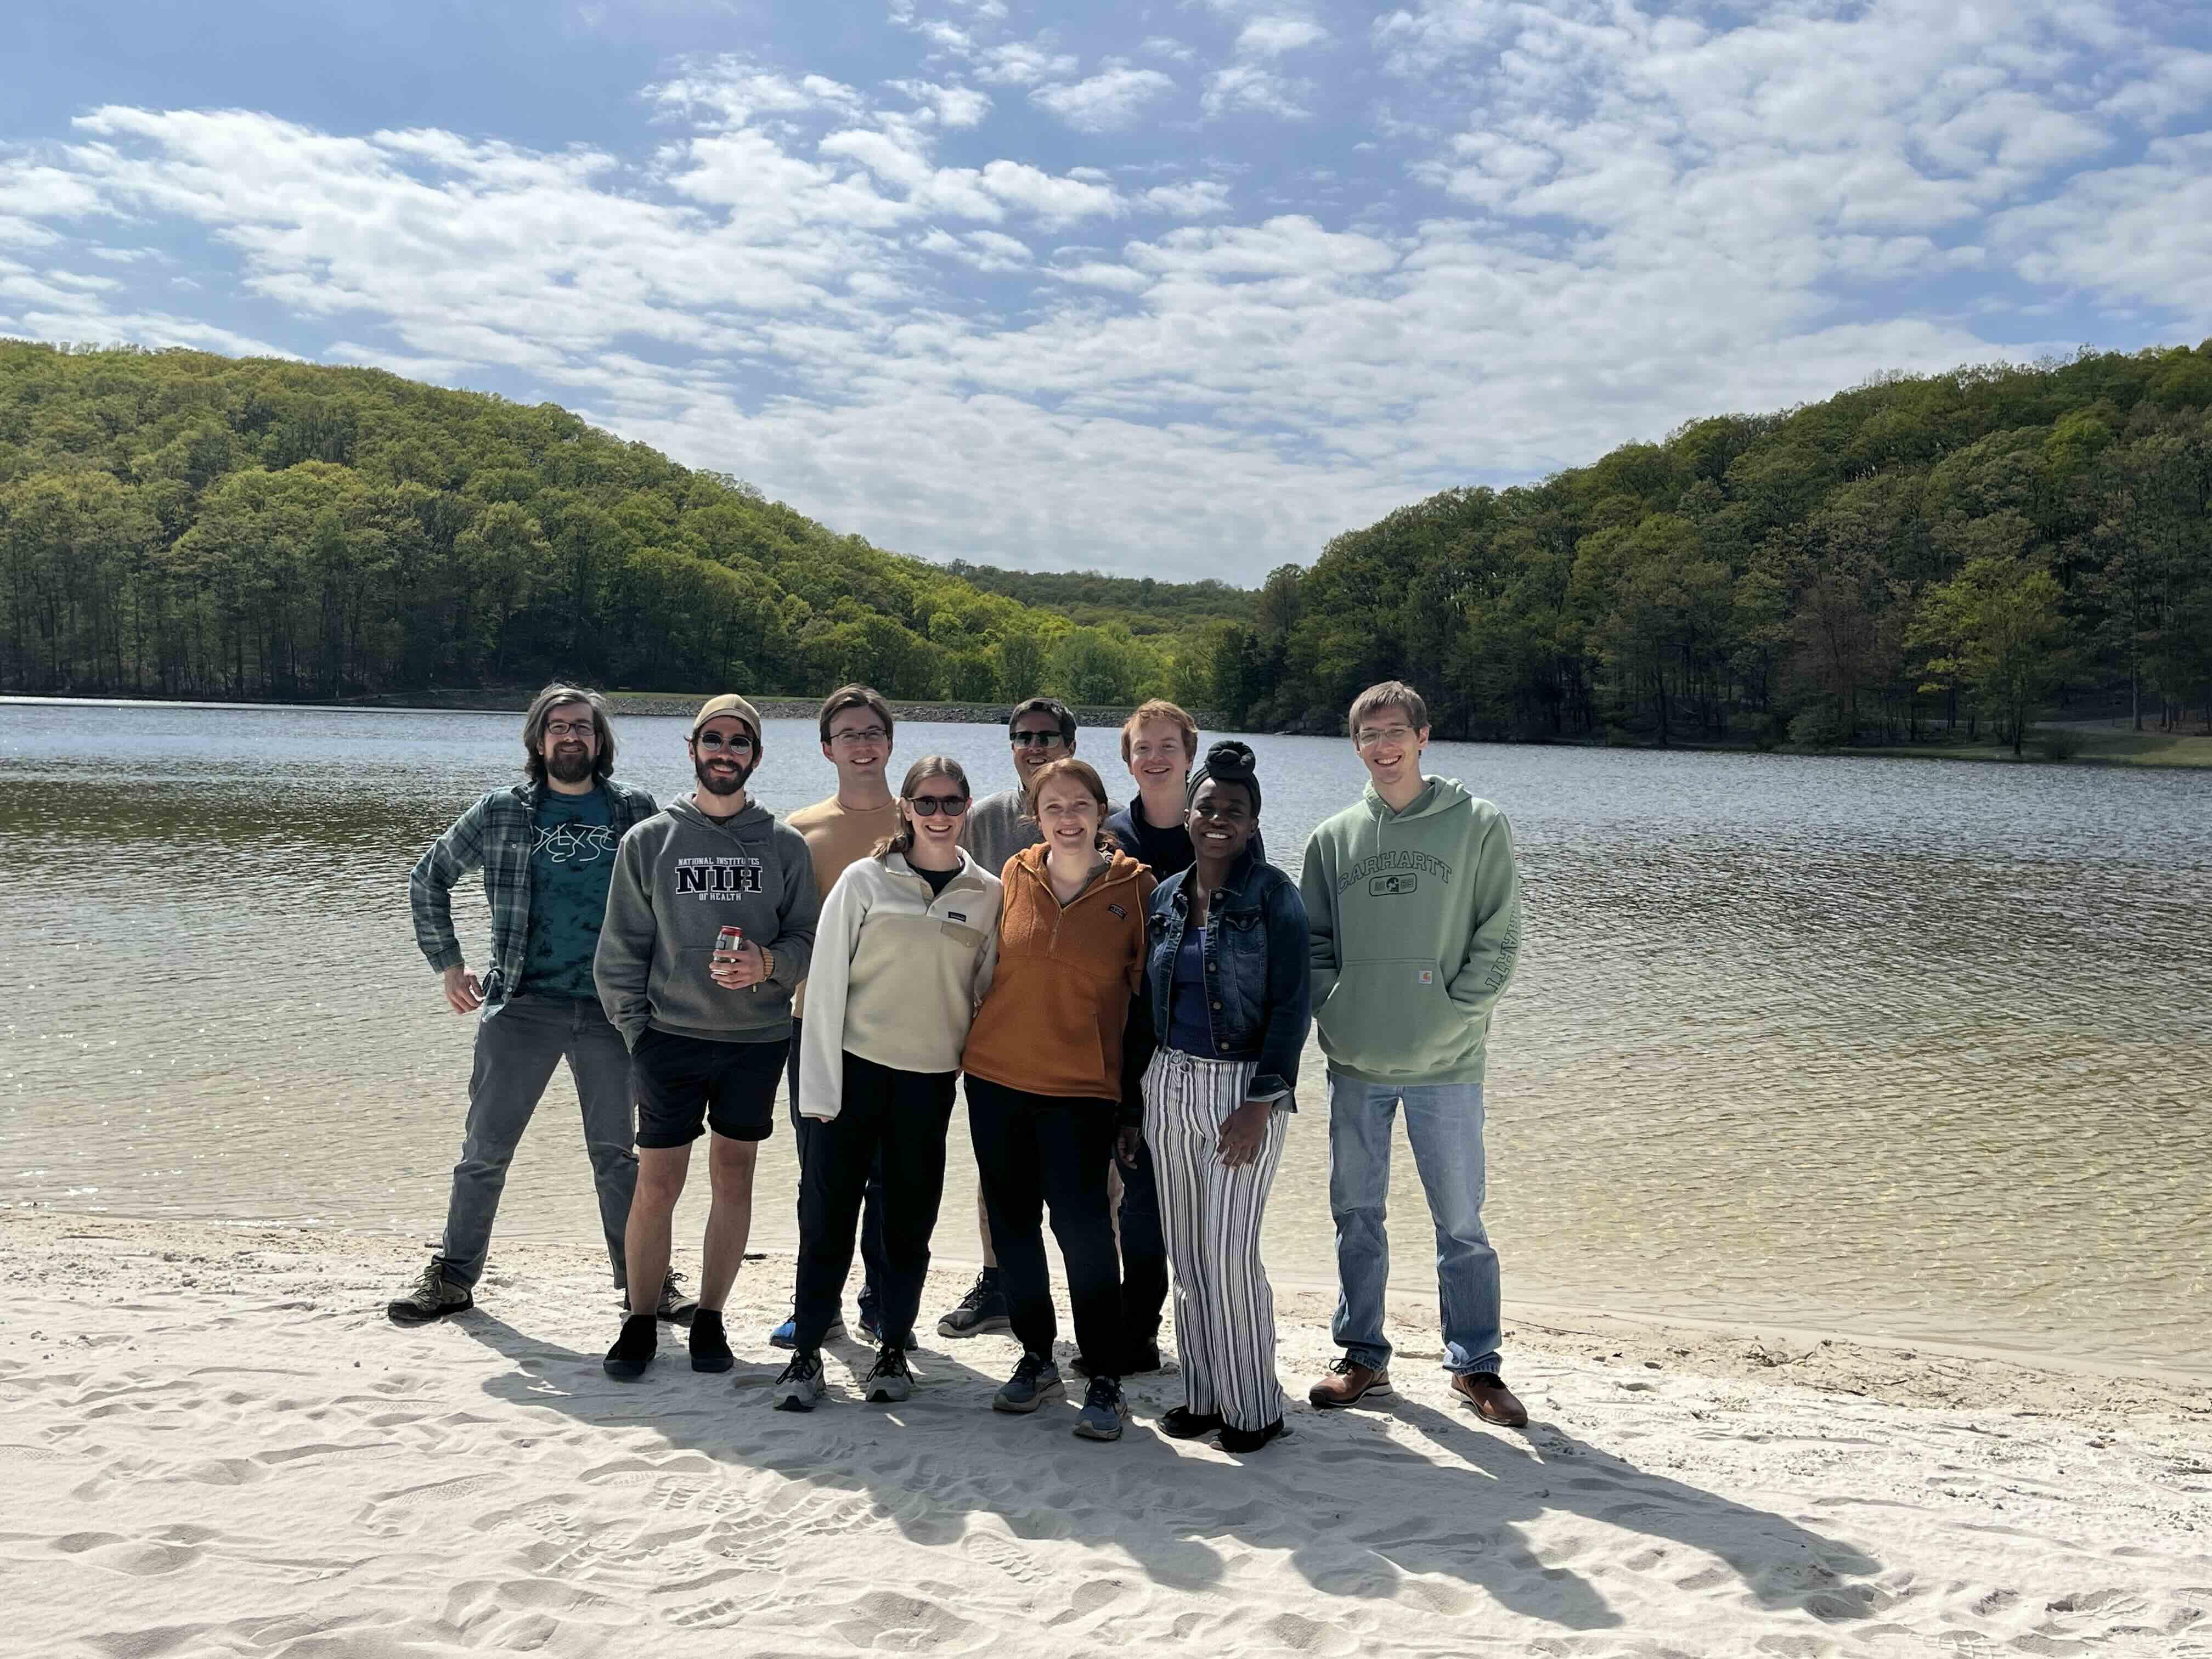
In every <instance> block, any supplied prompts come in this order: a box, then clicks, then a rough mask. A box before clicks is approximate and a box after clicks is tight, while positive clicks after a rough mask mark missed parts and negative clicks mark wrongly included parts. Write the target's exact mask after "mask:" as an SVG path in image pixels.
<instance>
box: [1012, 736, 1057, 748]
mask: <svg viewBox="0 0 2212 1659" xmlns="http://www.w3.org/2000/svg"><path fill="white" fill-rule="evenodd" d="M1006 741H1007V742H1008V743H1011V744H1013V745H1014V747H1015V748H1017V749H1028V748H1030V747H1032V746H1034V747H1036V748H1039V749H1049V748H1051V747H1052V746H1053V744H1056V743H1066V741H1067V739H1066V738H1063V737H1061V736H1060V733H1059V732H1008V733H1007V734H1006Z"/></svg>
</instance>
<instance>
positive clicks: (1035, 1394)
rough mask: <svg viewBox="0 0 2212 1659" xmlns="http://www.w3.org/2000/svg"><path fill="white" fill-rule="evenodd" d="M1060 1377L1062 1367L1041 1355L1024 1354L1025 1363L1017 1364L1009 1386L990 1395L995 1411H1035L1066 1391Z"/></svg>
mask: <svg viewBox="0 0 2212 1659" xmlns="http://www.w3.org/2000/svg"><path fill="white" fill-rule="evenodd" d="M1066 1392H1067V1389H1066V1387H1065V1386H1064V1385H1063V1384H1062V1383H1061V1382H1060V1367H1059V1366H1057V1365H1055V1364H1053V1363H1052V1361H1050V1360H1049V1359H1047V1358H1045V1357H1044V1356H1043V1355H1042V1354H1036V1353H1025V1354H1024V1355H1023V1356H1022V1363H1021V1364H1018V1365H1017V1366H1015V1367H1014V1374H1013V1375H1012V1376H1010V1377H1008V1378H1007V1379H1006V1386H1005V1387H1003V1388H1001V1389H1000V1390H999V1391H998V1393H996V1394H994V1395H992V1396H991V1409H992V1410H993V1411H994V1412H1033V1411H1035V1410H1036V1408H1037V1407H1039V1406H1042V1405H1043V1404H1044V1402H1045V1401H1048V1400H1058V1399H1060V1397H1061V1396H1062V1395H1065V1394H1066Z"/></svg>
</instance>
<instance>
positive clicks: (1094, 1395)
mask: <svg viewBox="0 0 2212 1659" xmlns="http://www.w3.org/2000/svg"><path fill="white" fill-rule="evenodd" d="M1075 1432H1076V1433H1077V1434H1079V1435H1080V1436H1081V1437H1083V1438H1084V1439H1085V1440H1119V1439H1120V1438H1121V1383H1118V1382H1116V1381H1115V1379H1114V1378H1112V1377H1110V1376H1094V1377H1092V1378H1091V1386H1090V1388H1088V1389H1085V1391H1084V1395H1083V1409H1082V1410H1081V1411H1079V1412H1078V1413H1076V1414H1075Z"/></svg>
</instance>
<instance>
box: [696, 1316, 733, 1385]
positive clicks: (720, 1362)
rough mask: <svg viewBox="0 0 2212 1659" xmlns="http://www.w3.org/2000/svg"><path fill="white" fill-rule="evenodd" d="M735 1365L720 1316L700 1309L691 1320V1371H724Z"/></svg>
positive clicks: (728, 1339)
mask: <svg viewBox="0 0 2212 1659" xmlns="http://www.w3.org/2000/svg"><path fill="white" fill-rule="evenodd" d="M737 1363H738V1357H737V1355H735V1354H733V1353H732V1352H730V1338H729V1334H728V1333H727V1332H726V1331H725V1330H723V1328H722V1316H721V1315H720V1314H719V1313H717V1312H715V1311H714V1310H713V1309H711V1308H702V1309H700V1310H698V1311H697V1312H696V1314H694V1315H693V1316H692V1318H691V1369H692V1370H695V1371H726V1370H729V1369H730V1367H731V1366H732V1365H734V1364H737Z"/></svg>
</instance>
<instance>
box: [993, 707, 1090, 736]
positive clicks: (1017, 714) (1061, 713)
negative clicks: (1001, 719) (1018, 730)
mask: <svg viewBox="0 0 2212 1659" xmlns="http://www.w3.org/2000/svg"><path fill="white" fill-rule="evenodd" d="M1024 714H1049V715H1051V716H1052V717H1053V719H1054V720H1058V721H1059V722H1060V741H1061V742H1062V743H1073V742H1074V741H1075V716H1074V715H1073V714H1069V713H1068V712H1067V705H1066V703H1064V702H1061V701H1060V699H1059V698H1058V697H1031V698H1030V699H1029V701H1028V702H1018V703H1016V704H1015V705H1014V712H1013V713H1012V714H1009V715H1007V716H1006V730H1007V732H1009V733H1011V732H1012V731H1013V729H1014V722H1015V721H1016V720H1019V719H1021V717H1022V716H1023V715H1024Z"/></svg>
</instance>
